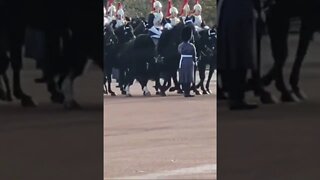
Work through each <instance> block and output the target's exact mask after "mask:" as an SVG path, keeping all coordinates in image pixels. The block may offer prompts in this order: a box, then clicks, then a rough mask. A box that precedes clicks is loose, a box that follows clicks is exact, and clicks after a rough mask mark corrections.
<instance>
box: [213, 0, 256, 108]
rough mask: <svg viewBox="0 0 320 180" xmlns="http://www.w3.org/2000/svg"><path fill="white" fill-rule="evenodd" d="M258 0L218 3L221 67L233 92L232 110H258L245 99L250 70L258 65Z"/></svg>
mask: <svg viewBox="0 0 320 180" xmlns="http://www.w3.org/2000/svg"><path fill="white" fill-rule="evenodd" d="M253 1H254V0H241V1H239V0H220V1H219V4H218V13H219V14H218V34H219V36H218V39H217V40H218V44H217V46H218V47H217V48H218V54H217V56H218V68H219V70H220V71H221V73H222V78H223V79H224V80H223V81H224V84H225V85H226V88H227V91H228V95H229V101H230V102H229V106H230V109H231V110H244V109H255V108H257V105H252V104H248V103H247V102H246V101H245V85H246V76H247V72H248V70H255V69H256V68H257V65H256V19H257V12H256V10H255V7H254V2H253Z"/></svg>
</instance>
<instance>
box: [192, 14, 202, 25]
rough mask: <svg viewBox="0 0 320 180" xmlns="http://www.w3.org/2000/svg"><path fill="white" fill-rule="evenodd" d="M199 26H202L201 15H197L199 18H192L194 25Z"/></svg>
mask: <svg viewBox="0 0 320 180" xmlns="http://www.w3.org/2000/svg"><path fill="white" fill-rule="evenodd" d="M201 24H202V18H201V15H199V16H194V25H195V26H199V27H201Z"/></svg>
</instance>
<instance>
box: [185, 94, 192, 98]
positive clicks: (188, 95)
mask: <svg viewBox="0 0 320 180" xmlns="http://www.w3.org/2000/svg"><path fill="white" fill-rule="evenodd" d="M184 97H194V95H191V94H185V95H184Z"/></svg>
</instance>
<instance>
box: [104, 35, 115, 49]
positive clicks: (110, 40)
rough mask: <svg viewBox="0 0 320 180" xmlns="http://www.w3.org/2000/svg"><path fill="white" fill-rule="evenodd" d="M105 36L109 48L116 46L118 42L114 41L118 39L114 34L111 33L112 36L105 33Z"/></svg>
mask: <svg viewBox="0 0 320 180" xmlns="http://www.w3.org/2000/svg"><path fill="white" fill-rule="evenodd" d="M103 35H104V36H107V40H106V46H107V47H108V46H111V45H114V44H116V42H115V40H114V39H115V38H116V36H115V35H114V34H113V33H110V35H107V32H106V31H104V33H103Z"/></svg>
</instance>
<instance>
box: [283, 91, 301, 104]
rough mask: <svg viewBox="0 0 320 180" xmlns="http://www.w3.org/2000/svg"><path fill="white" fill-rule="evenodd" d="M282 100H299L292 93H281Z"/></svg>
mask: <svg viewBox="0 0 320 180" xmlns="http://www.w3.org/2000/svg"><path fill="white" fill-rule="evenodd" d="M281 101H282V102H299V101H300V100H299V99H298V98H297V96H295V95H294V94H293V93H289V92H288V93H282V95H281Z"/></svg>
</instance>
